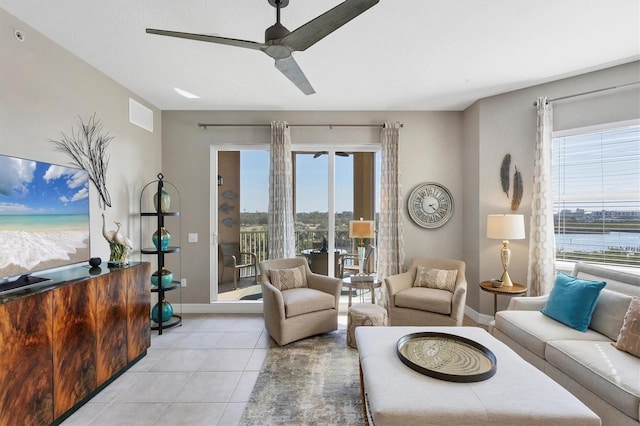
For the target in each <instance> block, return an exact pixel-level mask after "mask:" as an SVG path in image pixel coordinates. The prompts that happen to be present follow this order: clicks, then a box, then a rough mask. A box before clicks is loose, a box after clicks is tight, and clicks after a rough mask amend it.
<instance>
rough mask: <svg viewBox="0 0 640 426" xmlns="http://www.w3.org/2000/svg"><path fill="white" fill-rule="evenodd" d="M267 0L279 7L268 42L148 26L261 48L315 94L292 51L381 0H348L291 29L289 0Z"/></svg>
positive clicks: (199, 38) (187, 36)
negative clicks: (286, 13)
mask: <svg viewBox="0 0 640 426" xmlns="http://www.w3.org/2000/svg"><path fill="white" fill-rule="evenodd" d="M267 1H268V2H269V4H270V5H271V6H273V7H275V8H276V23H275V24H273V25H272V26H271V27H269V28H267V29H266V31H265V41H264V43H258V42H255V41H249V40H239V39H233V38H226V37H218V36H212V35H206V34H192V33H184V32H178V31H167V30H159V29H154V28H147V30H146V32H147V33H148V34H156V35H163V36H168V37H177V38H184V39H189V40H197V41H205V42H209V43H217V44H226V45H228V46H235V47H243V48H246V49H253V50H260V51H262V52H264V53H266V54H267V55H268V56H270V57H271V58H273V59H274V60H275V66H276V68H277V69H278V71H280V72H281V73H282V74H284V75H285V77H287V78H288V79H289V80H290V81H291V82H292V83H293V84H295V85H296V87H298V89H300V90H301V91H302V93H304V94H305V95H311V94H314V93H315V90H314V89H313V86H311V83H309V80H308V79H307V77H306V76H305V75H304V73H303V72H302V69H300V67H299V66H298V63H297V62H296V61H295V60H294V59H293V56H292V53H293V52H295V51H303V50H306V49H307V48H309V47H311V46H313V45H314V44H315V43H317V42H318V41H320V40H322V39H323V38H325V37H326V36H328V35H329V34H331V33H332V32H334V31H335V30H337V29H338V28H340V27H341V26H343V25H344V24H346V23H347V22H349V21H351V20H352V19H354V18H356V17H357V16H358V15H360V14H362V13H364V12H365V11H367V10H368V9H370V8H371V7H373V6H375V5H376V4H377V3H378V2H379V1H380V0H346V1H344V2H342V3H340V4H339V5H337V6H335V7H334V8H333V9H330V10H328V11H327V12H325V13H323V14H322V15H320V16H318V17H316V18H314V19H312V20H311V21H309V22H307V23H306V24H304V25H302V26H301V27H298V28H297V29H295V30H293V31H289V30H288V29H287V28H286V27H285V26H284V25H282V24H281V23H280V9H282V8H283V7H286V6H287V5H288V4H289V0H267Z"/></svg>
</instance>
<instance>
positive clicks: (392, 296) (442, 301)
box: [384, 258, 467, 326]
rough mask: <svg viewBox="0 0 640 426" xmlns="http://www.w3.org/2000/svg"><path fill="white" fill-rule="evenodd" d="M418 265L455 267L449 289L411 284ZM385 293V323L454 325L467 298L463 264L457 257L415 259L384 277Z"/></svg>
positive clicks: (461, 319) (441, 267)
mask: <svg viewBox="0 0 640 426" xmlns="http://www.w3.org/2000/svg"><path fill="white" fill-rule="evenodd" d="M418 266H422V267H424V268H428V269H431V270H434V269H438V270H447V271H450V270H457V271H458V273H457V276H456V278H455V285H454V286H453V288H452V290H453V291H449V290H444V289H439V288H429V287H414V282H415V281H416V274H417V270H418ZM384 283H385V286H386V289H387V293H388V296H389V325H418V326H420V325H435V326H446V325H449V326H450V325H457V326H461V325H462V321H463V319H464V307H465V302H466V300H467V279H466V278H465V263H464V262H462V261H459V260H449V259H429V258H416V259H413V260H412V261H411V264H410V265H409V270H408V271H407V272H405V273H402V274H398V275H393V276H390V277H387V278H385V280H384Z"/></svg>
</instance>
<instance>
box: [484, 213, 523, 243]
mask: <svg viewBox="0 0 640 426" xmlns="http://www.w3.org/2000/svg"><path fill="white" fill-rule="evenodd" d="M524 237H525V235H524V216H523V215H521V214H490V215H488V216H487V238H493V239H496V240H522V239H524Z"/></svg>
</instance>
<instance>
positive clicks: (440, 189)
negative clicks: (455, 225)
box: [407, 182, 453, 229]
mask: <svg viewBox="0 0 640 426" xmlns="http://www.w3.org/2000/svg"><path fill="white" fill-rule="evenodd" d="M407 208H408V210H409V216H411V219H413V221H414V222H415V223H416V224H418V225H420V226H422V227H423V228H430V229H432V228H439V227H440V226H442V225H444V224H445V223H447V221H448V220H449V219H451V216H452V215H453V197H452V196H451V193H450V192H449V190H448V189H447V188H445V187H444V186H442V185H440V184H437V183H431V182H429V183H423V184H420V185H418V186H417V187H416V188H415V189H414V190H413V191H411V195H409V201H408V203H407Z"/></svg>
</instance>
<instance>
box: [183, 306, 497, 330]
mask: <svg viewBox="0 0 640 426" xmlns="http://www.w3.org/2000/svg"><path fill="white" fill-rule="evenodd" d="M182 312H183V313H185V314H262V302H238V301H233V302H212V303H183V304H182ZM464 313H465V315H467V316H468V317H469V318H471V319H472V320H473V321H475V322H477V323H478V324H482V325H489V323H490V322H491V321H493V317H492V316H491V315H486V314H481V313H479V312H476V311H475V310H474V309H472V308H470V307H469V306H465V308H464Z"/></svg>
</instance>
